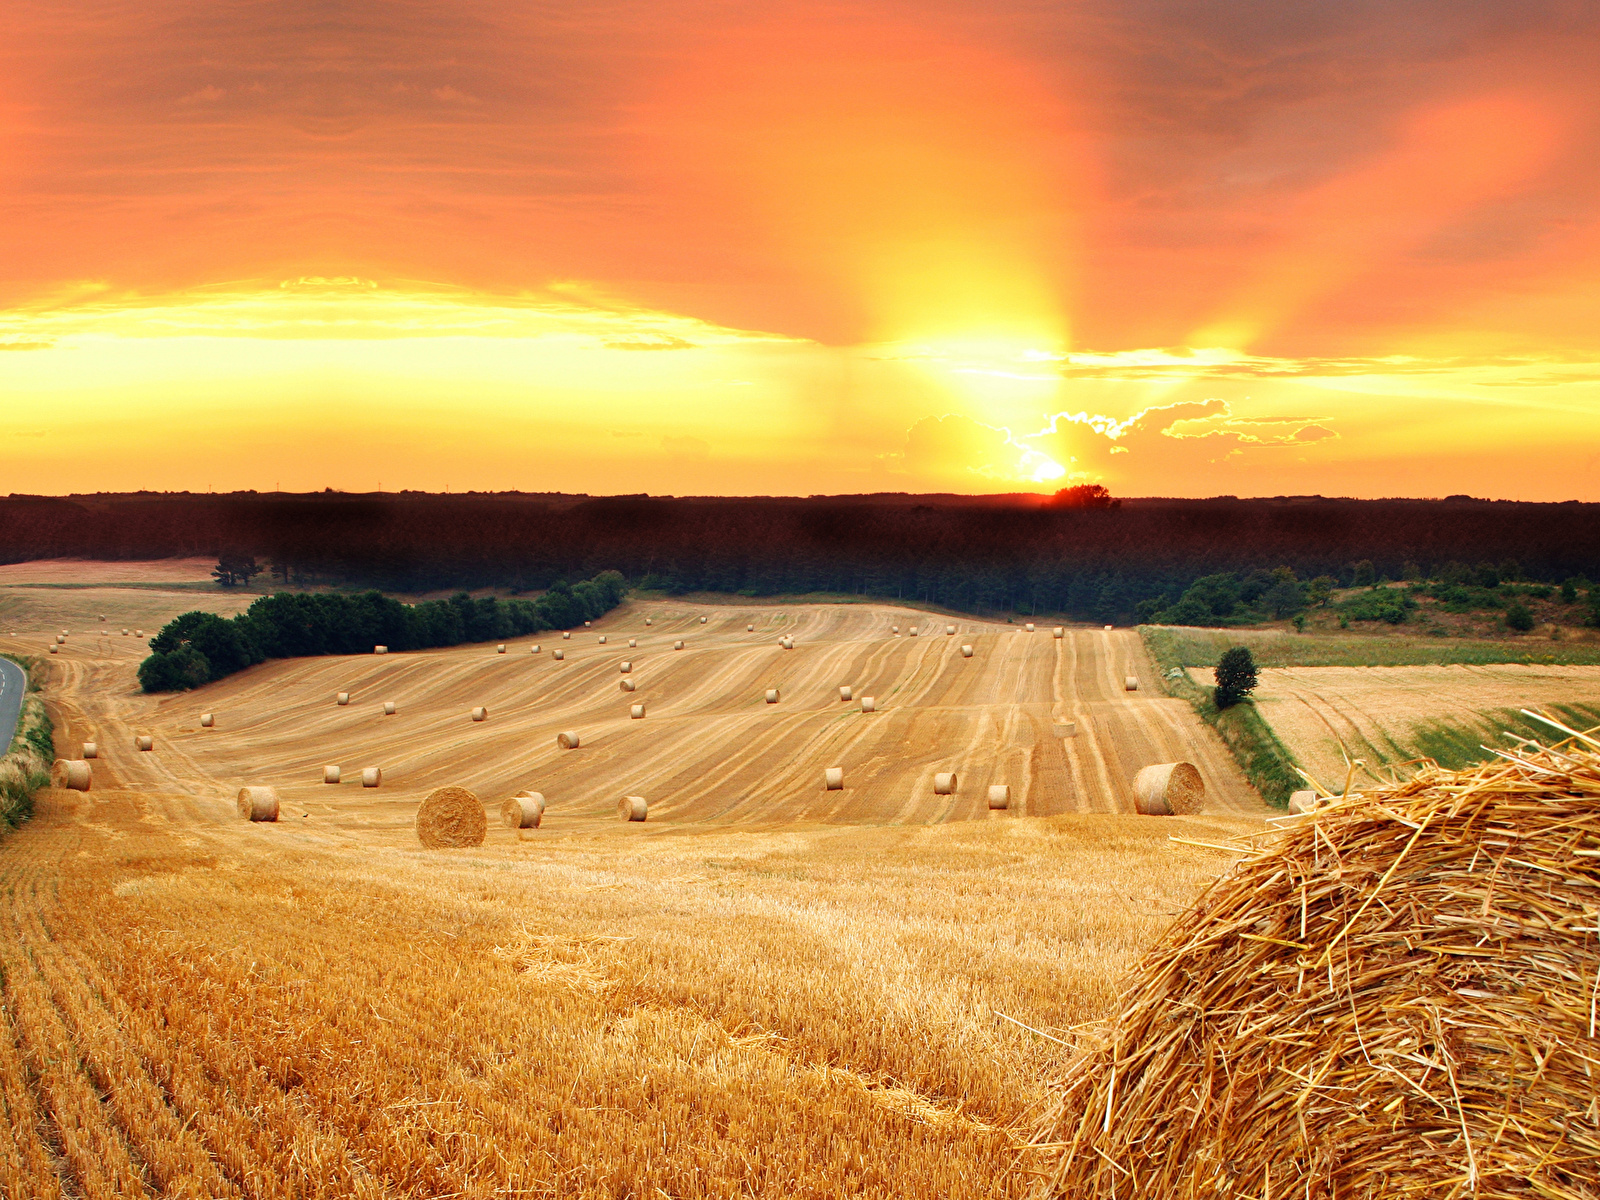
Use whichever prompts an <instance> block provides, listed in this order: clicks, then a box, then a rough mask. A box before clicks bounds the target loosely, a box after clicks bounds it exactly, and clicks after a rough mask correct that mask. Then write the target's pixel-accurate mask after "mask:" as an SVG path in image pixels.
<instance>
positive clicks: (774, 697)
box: [767, 688, 778, 704]
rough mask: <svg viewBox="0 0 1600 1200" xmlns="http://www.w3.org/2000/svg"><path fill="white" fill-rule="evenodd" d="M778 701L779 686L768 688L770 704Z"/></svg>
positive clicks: (768, 701)
mask: <svg viewBox="0 0 1600 1200" xmlns="http://www.w3.org/2000/svg"><path fill="white" fill-rule="evenodd" d="M777 702H778V689H777V688H768V689H767V703H768V704H776V703H777Z"/></svg>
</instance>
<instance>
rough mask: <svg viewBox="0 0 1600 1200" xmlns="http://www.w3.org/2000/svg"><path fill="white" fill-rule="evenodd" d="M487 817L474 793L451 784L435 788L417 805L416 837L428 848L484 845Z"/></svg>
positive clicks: (487, 824) (441, 848)
mask: <svg viewBox="0 0 1600 1200" xmlns="http://www.w3.org/2000/svg"><path fill="white" fill-rule="evenodd" d="M488 832H489V821H488V818H487V817H485V816H484V814H483V805H482V804H480V803H479V802H478V796H477V793H476V792H473V791H471V790H470V789H468V788H464V787H456V786H455V785H453V784H450V785H447V786H445V787H442V788H434V789H433V791H431V792H429V793H428V794H427V796H426V797H424V798H423V801H422V803H421V804H419V805H417V840H418V841H419V842H421V843H422V844H423V845H424V846H426V847H427V848H428V849H429V850H451V849H458V848H460V847H463V846H481V845H483V836H484V834H486V833H488Z"/></svg>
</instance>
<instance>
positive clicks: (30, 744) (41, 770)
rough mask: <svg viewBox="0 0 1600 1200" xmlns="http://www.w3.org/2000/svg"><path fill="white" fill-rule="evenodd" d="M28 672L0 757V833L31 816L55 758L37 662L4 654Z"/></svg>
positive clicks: (48, 716)
mask: <svg viewBox="0 0 1600 1200" xmlns="http://www.w3.org/2000/svg"><path fill="white" fill-rule="evenodd" d="M6 657H8V658H10V659H11V661H12V662H14V663H16V664H17V665H18V666H20V667H21V668H22V669H23V670H24V671H26V672H27V673H28V695H27V697H26V698H25V699H24V700H23V702H22V717H21V719H20V720H18V722H17V733H16V736H15V737H14V738H13V739H12V741H11V745H10V746H9V747H8V748H7V752H6V753H5V755H4V756H0V834H3V833H5V832H7V831H8V830H11V829H15V828H16V827H17V826H18V825H20V824H22V822H24V821H26V820H27V819H28V818H29V817H30V816H31V815H33V794H34V793H35V792H37V791H38V790H39V789H40V788H42V787H45V786H47V785H48V784H49V783H50V764H51V763H52V762H54V761H55V757H56V749H55V737H54V731H53V729H52V728H51V724H50V715H49V714H48V713H47V712H45V709H44V701H43V700H42V699H41V698H40V697H39V695H38V691H39V663H38V661H37V660H36V659H29V658H20V657H16V656H12V655H7V656H6Z"/></svg>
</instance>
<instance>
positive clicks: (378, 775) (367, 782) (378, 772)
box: [361, 767, 383, 787]
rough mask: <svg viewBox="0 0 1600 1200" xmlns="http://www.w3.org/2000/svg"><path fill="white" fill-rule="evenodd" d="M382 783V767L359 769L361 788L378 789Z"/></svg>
mask: <svg viewBox="0 0 1600 1200" xmlns="http://www.w3.org/2000/svg"><path fill="white" fill-rule="evenodd" d="M382 783H383V768H382V767H362V768H361V786H362V787H378V786H379V785H381V784H382Z"/></svg>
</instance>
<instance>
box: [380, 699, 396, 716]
mask: <svg viewBox="0 0 1600 1200" xmlns="http://www.w3.org/2000/svg"><path fill="white" fill-rule="evenodd" d="M399 711H400V710H399V709H398V708H396V707H395V703H394V701H393V700H385V701H384V702H383V715H384V716H386V717H392V716H394V714H395V713H397V712H399Z"/></svg>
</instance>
